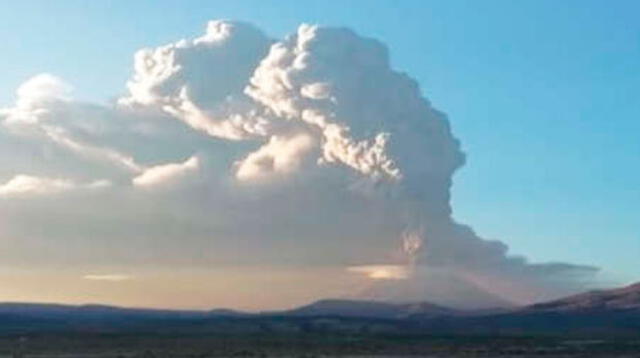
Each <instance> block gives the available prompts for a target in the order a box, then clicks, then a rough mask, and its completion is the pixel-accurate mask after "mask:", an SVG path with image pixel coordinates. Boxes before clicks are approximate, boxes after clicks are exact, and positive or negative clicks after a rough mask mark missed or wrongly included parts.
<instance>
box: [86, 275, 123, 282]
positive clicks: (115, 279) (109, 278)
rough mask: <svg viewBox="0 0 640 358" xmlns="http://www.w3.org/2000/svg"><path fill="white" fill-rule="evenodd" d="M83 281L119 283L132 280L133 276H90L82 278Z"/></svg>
mask: <svg viewBox="0 0 640 358" xmlns="http://www.w3.org/2000/svg"><path fill="white" fill-rule="evenodd" d="M82 278H83V279H85V280H92V281H109V282H120V281H129V280H133V278H134V277H133V276H131V275H123V274H91V275H84V276H82Z"/></svg>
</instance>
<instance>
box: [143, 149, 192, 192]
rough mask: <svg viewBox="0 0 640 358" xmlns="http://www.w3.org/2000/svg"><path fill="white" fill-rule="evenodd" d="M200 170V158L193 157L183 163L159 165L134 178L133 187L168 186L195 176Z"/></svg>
mask: <svg viewBox="0 0 640 358" xmlns="http://www.w3.org/2000/svg"><path fill="white" fill-rule="evenodd" d="M199 168H200V161H199V160H198V157H195V156H194V157H191V158H189V159H187V160H186V161H184V162H182V163H169V164H162V165H157V166H154V167H150V168H148V169H146V170H145V171H144V172H143V173H142V174H140V175H139V176H137V177H135V178H133V185H135V186H139V187H143V188H152V187H157V186H162V185H168V184H172V183H175V182H176V181H179V180H180V179H183V178H184V177H185V176H187V175H190V174H193V173H194V172H195V171H197V170H198V169H199Z"/></svg>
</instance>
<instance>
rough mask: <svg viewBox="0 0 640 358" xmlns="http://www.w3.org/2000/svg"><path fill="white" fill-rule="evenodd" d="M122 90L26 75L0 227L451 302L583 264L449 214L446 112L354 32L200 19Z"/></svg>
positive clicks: (13, 112)
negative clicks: (88, 90)
mask: <svg viewBox="0 0 640 358" xmlns="http://www.w3.org/2000/svg"><path fill="white" fill-rule="evenodd" d="M126 88H127V90H126V93H125V94H124V95H122V96H121V98H120V99H119V100H118V101H117V103H115V104H113V105H103V104H92V103H82V102H78V101H75V100H74V99H73V93H72V89H71V86H69V85H68V84H66V83H64V82H63V81H62V80H59V79H57V78H55V77H54V76H51V75H40V76H37V77H35V78H33V79H32V80H30V81H28V82H27V83H25V84H24V85H23V86H22V87H20V89H19V90H18V93H17V96H18V100H17V102H16V104H15V105H14V106H12V107H10V108H5V109H2V110H0V121H1V123H2V127H1V128H0V139H1V140H0V148H2V149H3V151H4V152H5V154H2V156H1V157H0V159H1V160H2V164H3V165H2V169H0V179H2V178H4V180H3V182H2V183H0V212H1V213H2V214H3V215H4V216H5V217H8V218H11V217H15V218H18V217H20V218H21V219H20V220H16V223H15V224H9V225H7V227H5V228H3V234H4V235H7V236H11V237H14V238H19V239H20V240H22V241H24V242H31V244H30V245H34V244H33V242H40V241H45V240H57V239H62V238H69V237H77V238H80V237H91V242H87V241H88V240H81V239H76V241H75V242H76V246H77V250H78V254H77V257H76V258H75V259H76V260H83V259H85V260H86V259H87V257H93V256H96V257H97V256H98V252H97V251H95V250H97V249H95V248H98V249H99V248H101V247H106V246H109V247H110V250H111V251H110V252H112V253H113V255H112V259H113V260H119V261H121V262H123V263H136V262H140V261H143V259H144V260H149V258H150V257H151V258H152V259H153V260H155V261H156V262H157V263H164V264H167V265H173V264H175V265H177V264H183V263H184V262H190V264H206V265H212V264H236V265H245V264H256V263H260V264H265V263H269V264H287V265H292V266H296V265H332V266H343V267H344V272H345V275H362V276H363V278H367V279H368V280H369V281H370V285H368V286H367V287H365V288H364V289H362V290H361V291H358V292H345V294H346V295H355V296H360V297H372V298H377V299H393V300H402V301H408V300H432V301H435V302H437V303H444V304H453V305H457V306H461V307H487V306H494V305H502V304H506V303H509V302H510V303H524V302H531V301H535V300H541V299H548V298H553V297H557V296H560V295H563V294H567V293H570V292H574V291H576V290H579V289H581V288H582V287H583V286H584V285H585V284H589V283H590V282H591V280H592V276H593V275H594V274H595V272H596V271H597V270H596V269H595V268H592V267H585V266H578V265H571V264H566V263H549V264H532V263H529V262H528V261H527V260H526V259H525V258H523V257H519V256H512V255H510V254H509V253H508V248H507V246H506V245H505V244H504V243H502V242H500V241H488V240H485V239H482V238H480V237H478V236H477V235H476V234H475V233H474V232H473V230H472V229H470V228H469V227H467V226H464V225H461V224H459V223H456V222H455V221H454V220H453V219H452V216H451V213H452V210H451V206H450V187H451V183H452V176H453V174H454V173H455V171H456V170H457V169H458V168H460V167H461V166H462V165H463V164H464V161H465V157H464V154H463V153H462V151H461V149H460V145H459V142H458V140H457V139H456V138H455V137H454V136H453V134H452V133H451V129H450V126H449V122H448V119H447V117H446V115H445V114H444V113H442V112H440V111H438V110H437V109H435V108H434V107H432V105H431V103H430V102H429V101H428V100H427V99H425V98H424V97H423V95H422V93H421V91H420V88H419V86H418V84H417V83H416V82H415V81H414V80H413V79H412V78H410V77H409V76H408V75H406V74H404V73H401V72H398V71H395V70H393V69H392V68H391V67H390V64H389V55H388V52H387V49H386V47H385V46H384V45H383V44H382V43H380V42H378V41H376V40H374V39H369V38H365V37H362V36H359V35H358V34H356V33H354V32H352V31H351V30H348V29H344V28H325V27H318V26H309V25H302V26H300V27H299V28H298V30H297V32H296V33H293V34H291V35H289V36H287V37H286V38H285V39H283V40H274V39H271V38H269V37H268V36H266V35H265V34H264V33H263V32H262V31H260V30H259V29H256V28H255V27H253V26H252V25H249V24H245V23H236V22H227V21H212V22H210V23H209V24H208V26H207V29H206V33H205V34H204V35H202V36H201V37H198V38H196V39H193V40H180V41H178V42H175V43H172V44H168V45H166V46H162V47H158V48H154V49H143V50H140V51H139V52H138V53H136V55H135V58H134V73H133V76H132V78H131V80H130V81H129V82H128V83H127V85H126ZM10 150H12V151H14V152H15V153H20V154H17V155H13V156H10V155H7V154H6V153H7V151H10ZM52 195H55V196H56V198H57V199H56V202H55V203H56V205H61V204H64V206H65V209H62V210H61V211H62V213H60V214H59V215H58V216H57V217H58V219H57V221H56V222H55V223H51V222H49V221H47V219H45V217H46V215H47V214H46V213H47V209H48V208H50V207H51V205H54V204H53V203H52V202H51V199H50V198H51V196H52ZM16 203H19V205H18V204H16ZM28 203H32V204H33V203H38V205H35V204H34V205H30V204H28ZM123 203H126V205H123ZM65 210H68V212H67V211H65ZM25 218H28V219H25ZM8 222H11V220H8ZM70 222H72V223H73V224H74V225H75V226H74V227H76V228H77V229H75V230H74V231H69V230H68V229H66V228H67V226H65V225H66V224H68V223H70ZM33 223H35V224H36V226H37V225H48V226H47V229H48V230H47V235H46V237H44V236H43V235H42V234H41V233H39V232H37V231H34V230H33V226H34V225H33ZM104 223H107V224H106V225H111V227H117V228H118V229H117V230H111V231H110V230H102V229H98V230H97V229H96V228H101V225H102V224H104ZM87 235H88V236H87ZM122 238H126V242H122ZM114 240H116V242H122V246H123V248H122V249H120V251H119V249H117V248H115V249H114V248H113V246H114V245H113V244H112V242H113V241H114ZM118 240H121V241H118ZM107 243H108V244H107ZM18 246H19V244H18ZM25 247H29V245H25ZM130 247H136V248H138V250H129V249H128V248H130ZM92 250H93V251H92ZM136 253H139V254H140V255H136ZM141 253H144V254H141ZM168 253H171V255H169V254H168ZM25 255H27V254H25ZM51 256H52V258H51V259H52V260H55V258H56V253H55V250H54V251H53V252H52V254H51ZM176 257H180V258H181V259H176ZM62 258H64V259H69V257H68V254H66V256H65V255H60V259H61V260H62Z"/></svg>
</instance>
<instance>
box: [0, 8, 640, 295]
mask: <svg viewBox="0 0 640 358" xmlns="http://www.w3.org/2000/svg"><path fill="white" fill-rule="evenodd" d="M347 3H348V5H344V4H343V3H342V2H338V1H310V0H307V1H265V0H260V1H179V2H176V1H135V2H131V1H100V2H98V1H80V0H78V1H73V0H66V1H55V2H54V1H47V0H41V1H29V0H25V1H20V2H18V1H12V2H9V1H6V2H4V3H2V4H1V5H0V44H2V56H0V74H1V77H0V79H1V81H0V107H3V106H9V105H11V104H12V103H13V102H14V101H15V95H14V93H15V90H16V88H17V87H18V86H19V85H20V84H21V83H23V82H24V81H25V80H27V79H28V78H30V77H31V76H33V75H34V74H38V73H41V72H48V73H52V74H55V75H56V76H59V77H61V78H63V79H65V80H66V81H68V82H70V83H71V84H73V86H74V87H75V92H76V93H77V94H78V97H80V99H83V100H90V101H100V102H107V101H109V100H112V99H113V98H116V97H118V96H120V95H121V94H122V93H123V91H124V83H125V82H126V81H127V79H128V78H129V77H130V76H131V72H132V54H133V53H134V52H135V51H136V50H137V49H140V48H143V47H148V46H158V45H161V44H164V43H168V42H171V41H174V40H176V39H180V38H184V37H193V36H197V35H198V34H200V33H201V32H202V28H203V26H204V24H206V22H207V21H208V20H210V19H219V18H223V19H234V20H242V21H247V22H251V23H253V24H255V25H257V26H258V27H259V28H261V29H262V30H264V31H265V32H266V33H268V34H269V35H270V36H273V37H275V38H280V37H282V36H284V35H285V34H287V33H290V32H291V31H292V29H295V28H296V27H297V26H298V25H299V24H300V23H311V24H320V25H332V26H346V27H350V28H352V29H354V30H355V31H356V32H358V33H359V34H361V35H364V36H368V37H374V38H377V39H379V40H381V41H382V42H384V43H385V44H386V45H387V46H388V47H389V50H390V54H391V60H392V65H393V67H394V68H395V69H397V70H400V71H404V72H407V73H408V74H410V75H411V76H412V77H414V78H415V79H417V80H418V82H419V83H420V86H421V88H422V91H423V93H424V94H425V95H426V96H427V97H428V98H429V99H430V100H431V102H432V103H433V105H434V106H435V107H436V108H438V109H440V110H442V111H444V112H446V113H447V115H448V116H449V119H450V121H451V125H452V127H453V131H454V133H455V135H456V136H457V137H458V138H459V139H460V140H461V142H462V148H463V150H464V151H465V152H466V154H467V164H466V165H465V166H464V167H463V168H462V169H461V170H460V171H458V172H457V173H456V175H455V177H454V186H453V189H452V190H453V191H452V194H453V203H452V205H453V209H454V216H455V218H456V219H458V220H460V221H462V222H464V223H466V224H469V225H471V226H473V227H474V229H475V230H476V231H477V232H478V233H479V234H480V235H481V236H483V237H488V238H499V239H500V240H502V241H504V242H505V243H507V244H508V245H509V246H510V247H511V250H512V252H515V253H522V254H526V255H527V256H528V257H529V258H530V259H532V260H533V261H563V262H572V263H579V264H588V265H595V266H599V267H602V268H604V269H605V271H606V272H607V273H610V274H611V275H612V277H614V278H615V279H616V280H618V281H625V282H628V281H634V280H638V279H640V266H639V265H638V264H637V259H638V256H639V255H640V210H639V207H638V203H639V202H640V184H639V183H640V165H639V164H640V140H639V138H640V137H639V136H640V134H639V133H640V120H639V119H640V101H638V94H639V93H640V71H638V69H639V68H640V22H638V21H637V14H638V13H640V3H638V2H637V1H615V2H606V1H585V0H579V1H578V0H568V1H562V2H558V1H508V0H505V1H497V0H490V1H422V0H421V1H410V0H406V1H350V2H347ZM88 68H90V69H91V70H88ZM163 284H166V282H165V283H163ZM34 295H35V293H34ZM19 297H26V295H24V294H23V295H22V296H19ZM309 297H313V295H312V294H309ZM0 299H1V298H0ZM51 300H63V301H64V299H61V298H58V297H52V298H51ZM86 300H91V298H86ZM115 301H117V300H115ZM118 302H119V301H118ZM131 302H136V303H137V302H139V301H131ZM221 302H223V301H221ZM224 302H227V301H224ZM228 302H233V299H229V301H228ZM156 305H158V306H162V305H163V304H162V303H156ZM205 305H206V304H204V303H199V302H191V301H189V302H186V301H185V302H184V303H183V304H182V306H190V307H191V306H205Z"/></svg>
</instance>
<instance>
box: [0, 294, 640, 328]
mask: <svg viewBox="0 0 640 358" xmlns="http://www.w3.org/2000/svg"><path fill="white" fill-rule="evenodd" d="M31 332H112V333H117V332H122V333H131V332H151V333H158V332H162V333H180V334H200V333H207V334H209V333H224V334H231V333H238V334H243V333H248V332H251V333H259V332H263V333H264V332H268V333H272V332H286V333H292V334H293V333H296V332H350V333H354V332H355V333H363V334H364V333H366V334H376V333H385V334H396V333H397V334H402V333H412V334H414V333H424V334H464V335H474V334H518V335H536V334H541V335H553V334H561V335H572V334H575V335H637V336H640V283H638V284H635V285H631V286H628V287H624V288H620V289H613V290H599V291H591V292H587V293H583V294H579V295H575V296H571V297H567V298H564V299H560V300H555V301H551V302H546V303H539V304H534V305H530V306H525V307H519V308H508V309H503V310H484V311H461V310H456V309H451V308H447V307H443V306H440V305H435V304H431V303H428V302H420V303H410V304H396V303H385V302H375V301H356V300H337V299H327V300H320V301H317V302H314V303H312V304H309V305H305V306H302V307H298V308H295V309H291V310H286V311H277V312H275V311H274V312H262V313H247V312H240V311H234V310H228V309H216V310H210V311H185V310H182V311H181V310H157V309H135V308H120V307H113V306H103V305H83V306H69V305H57V304H33V303H0V334H16V333H31Z"/></svg>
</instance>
